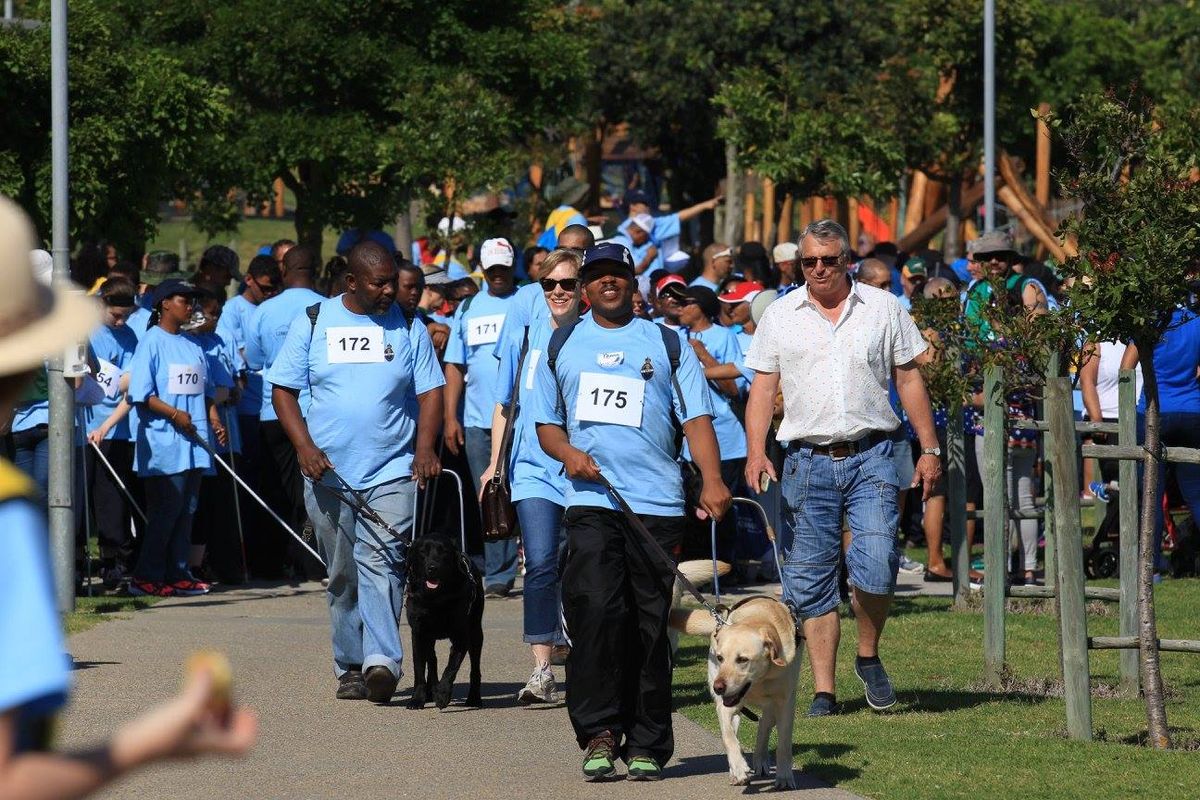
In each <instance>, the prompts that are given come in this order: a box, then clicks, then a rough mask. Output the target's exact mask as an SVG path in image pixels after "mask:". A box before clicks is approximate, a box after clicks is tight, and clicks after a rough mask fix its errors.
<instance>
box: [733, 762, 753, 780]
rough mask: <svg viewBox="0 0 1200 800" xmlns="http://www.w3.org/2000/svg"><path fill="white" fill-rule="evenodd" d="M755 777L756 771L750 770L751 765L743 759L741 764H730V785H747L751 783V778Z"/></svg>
mask: <svg viewBox="0 0 1200 800" xmlns="http://www.w3.org/2000/svg"><path fill="white" fill-rule="evenodd" d="M752 777H754V773H753V772H752V771H751V770H750V765H749V764H747V763H746V760H745V759H742V763H740V764H730V765H729V785H730V786H746V785H748V784H749V783H750V778H752Z"/></svg>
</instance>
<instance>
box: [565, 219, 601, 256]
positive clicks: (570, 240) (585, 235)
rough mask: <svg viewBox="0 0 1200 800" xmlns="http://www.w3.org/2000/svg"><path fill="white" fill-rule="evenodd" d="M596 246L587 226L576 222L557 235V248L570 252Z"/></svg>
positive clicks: (594, 238) (593, 236)
mask: <svg viewBox="0 0 1200 800" xmlns="http://www.w3.org/2000/svg"><path fill="white" fill-rule="evenodd" d="M595 244H596V237H595V235H593V234H592V230H591V228H589V227H588V226H587V225H580V224H579V223H578V222H576V223H574V224H572V225H568V226H567V227H565V228H563V229H562V233H560V234H559V235H558V246H559V247H564V248H568V249H571V250H587V249H588V248H589V247H592V246H594V245H595Z"/></svg>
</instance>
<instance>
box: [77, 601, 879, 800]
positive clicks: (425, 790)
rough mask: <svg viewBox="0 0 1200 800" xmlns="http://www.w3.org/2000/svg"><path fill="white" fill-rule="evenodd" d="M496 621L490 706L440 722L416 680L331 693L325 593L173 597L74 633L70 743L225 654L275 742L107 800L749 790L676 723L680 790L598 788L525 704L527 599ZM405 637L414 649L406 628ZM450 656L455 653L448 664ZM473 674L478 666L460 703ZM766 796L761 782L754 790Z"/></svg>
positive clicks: (153, 778) (146, 779) (150, 777)
mask: <svg viewBox="0 0 1200 800" xmlns="http://www.w3.org/2000/svg"><path fill="white" fill-rule="evenodd" d="M484 625H485V636H486V642H485V645H484V657H483V676H484V683H483V694H484V698H485V701H484V702H485V707H484V708H483V709H481V710H474V709H465V708H464V707H462V706H461V705H459V704H457V703H455V704H452V705H451V706H450V707H449V708H447V709H446V710H445V711H442V712H439V711H437V710H436V709H434V708H433V707H432V706H430V707H428V708H426V709H425V710H423V711H410V710H408V709H407V708H405V707H404V706H403V705H402V703H403V698H406V697H407V695H408V693H409V692H410V691H411V688H412V679H411V677H410V676H408V675H406V676H405V677H404V679H403V680H402V681H401V684H400V687H401V695H400V697H401V699H400V700H398V701H397V702H396V704H394V705H392V706H390V707H378V706H372V705H369V704H367V703H365V702H351V701H345V700H342V701H339V700H335V699H334V698H333V692H334V689H335V682H334V680H333V677H332V672H331V666H330V663H329V662H330V655H329V639H328V618H327V612H326V609H325V604H324V595H323V593H322V591H321V589H320V587H319V586H317V585H316V584H304V585H301V586H299V587H282V588H252V589H242V590H234V591H225V592H220V593H215V594H212V595H209V596H208V597H202V598H193V599H188V600H184V599H175V600H167V601H164V602H163V603H160V604H159V605H156V606H154V607H152V608H150V609H147V610H144V611H139V612H137V613H136V614H133V615H131V616H130V617H129V618H127V619H120V620H116V621H113V622H108V623H105V624H102V625H99V626H97V627H95V628H93V629H91V630H89V631H85V632H84V633H81V634H78V635H76V636H74V637H72V638H71V640H70V643H69V645H70V649H71V653H72V655H73V656H74V658H75V660H76V662H77V665H78V669H77V671H76V673H75V677H76V686H75V694H74V702H73V704H72V705H71V707H70V708H69V709H68V712H67V714H66V715H65V718H64V719H63V724H62V742H63V744H64V746H67V747H72V746H81V745H85V744H88V743H94V742H95V741H97V740H99V739H100V738H101V737H103V736H104V735H105V734H106V733H107V732H109V731H111V730H112V729H113V728H114V727H115V726H116V725H118V724H119V723H121V722H122V721H124V720H127V719H129V718H130V717H132V716H134V715H135V714H136V713H137V712H138V711H139V710H142V709H145V708H146V707H147V706H148V705H149V704H150V703H151V702H153V701H156V700H158V699H160V698H165V697H167V696H168V695H170V694H171V693H173V692H175V691H177V690H178V688H179V685H180V681H181V678H182V669H183V668H182V665H183V661H184V659H185V658H186V657H187V654H188V653H189V652H191V651H192V650H194V649H196V648H201V647H215V648H218V649H220V650H223V651H225V652H226V653H228V654H229V657H230V659H231V661H232V662H233V665H234V672H235V675H236V679H235V686H236V692H237V697H238V699H239V701H240V702H242V703H244V704H245V705H248V706H251V707H253V708H255V709H257V710H258V713H259V716H260V720H261V737H260V741H259V744H258V747H257V748H256V749H255V751H254V753H253V754H252V755H251V756H249V757H248V758H246V759H245V760H242V761H236V762H235V761H205V762H200V763H195V764H179V765H174V766H171V767H166V768H155V769H151V770H148V771H145V772H142V773H139V774H137V775H135V776H133V777H131V778H130V779H128V780H126V781H124V782H122V783H120V784H118V785H116V786H114V787H112V788H111V789H110V790H109V791H108V792H105V793H103V794H102V795H101V796H102V797H105V798H138V799H139V800H141V799H142V798H156V797H178V796H182V795H194V794H199V795H202V796H204V797H216V798H221V800H235V799H237V798H256V799H257V798H335V797H336V798H359V799H361V800H370V799H372V798H388V800H391V798H420V799H421V800H443V799H447V800H448V799H449V798H455V800H457V799H458V798H481V799H487V798H503V800H522V799H523V798H531V799H532V798H538V800H544V798H592V797H603V798H643V797H644V798H651V797H653V798H687V799H688V800H691V799H692V798H697V799H699V798H711V797H727V796H732V795H735V794H740V793H742V792H743V790H742V789H738V788H735V787H731V786H729V785H728V780H727V766H726V761H725V756H724V751H723V749H722V747H721V744H720V742H719V740H718V738H717V737H716V736H715V735H714V734H712V733H710V732H708V731H707V730H705V729H704V728H702V727H700V726H699V725H697V724H695V723H693V722H691V721H690V720H687V719H685V718H683V717H682V716H680V715H678V714H677V715H676V716H675V741H676V747H675V759H674V760H673V761H672V762H671V764H670V765H669V766H668V768H667V775H668V780H665V781H664V782H662V783H630V782H628V781H625V780H620V781H617V782H614V783H607V784H602V785H591V784H587V783H584V782H583V780H582V779H581V777H580V776H579V760H580V752H579V750H578V749H577V748H576V746H575V742H574V738H573V736H572V735H571V729H570V724H569V722H568V721H567V715H566V710H565V709H564V708H562V707H561V706H557V707H534V708H523V707H519V706H517V704H516V701H515V700H514V696H515V693H516V691H517V689H518V688H520V686H521V685H523V683H524V680H525V678H526V677H527V676H528V672H529V669H530V666H531V665H530V664H529V654H528V649H527V647H526V646H525V645H523V644H522V643H521V635H520V634H521V603H520V601H519V600H515V599H514V600H501V601H494V602H493V601H489V602H488V605H487V610H486V617H485V620H484ZM403 635H404V642H405V647H406V648H407V647H408V633H407V631H405V632H404V634H403ZM445 648H446V643H445V642H443V643H441V644H440V648H439V653H441V654H442V660H443V662H444V659H445V652H446V651H445ZM405 666H406V667H407V666H408V664H407V663H406V665H405ZM560 673H561V670H560ZM465 674H466V668H465V665H464V669H463V672H462V673H460V685H459V687H458V688H457V691H456V697H457V698H459V699H460V700H461V698H462V696H463V695H464V694H465V687H464V686H463V685H462V683H461V682H463V681H465ZM798 756H799V759H798V763H803V754H798ZM798 777H799V779H800V785H801V789H800V790H798V791H797V792H796V793H795V794H794V795H793V796H795V797H801V798H804V800H856V796H855V795H852V794H850V793H849V792H846V791H843V790H840V789H832V788H829V787H826V786H825V785H823V784H821V783H820V782H818V781H815V780H813V779H811V778H808V777H807V776H805V775H803V773H800V774H798ZM767 786H769V782H768V781H767V780H766V779H759V780H758V781H757V782H756V784H755V786H753V787H751V788H750V789H749V790H748V791H751V792H754V791H757V790H761V789H764V788H767Z"/></svg>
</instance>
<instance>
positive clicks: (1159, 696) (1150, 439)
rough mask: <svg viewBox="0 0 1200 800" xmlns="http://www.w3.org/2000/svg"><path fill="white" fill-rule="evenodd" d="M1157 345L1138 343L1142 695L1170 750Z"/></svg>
mask: <svg viewBox="0 0 1200 800" xmlns="http://www.w3.org/2000/svg"><path fill="white" fill-rule="evenodd" d="M1154 344H1155V343H1154V342H1152V341H1145V340H1138V341H1137V348H1138V352H1139V353H1141V357H1142V376H1143V381H1144V384H1143V385H1144V392H1145V396H1146V442H1145V447H1146V451H1147V453H1148V455H1147V457H1146V468H1145V469H1144V470H1143V471H1142V511H1141V520H1140V523H1141V524H1140V526H1139V530H1138V590H1137V591H1138V597H1137V599H1138V647H1139V650H1138V654H1139V665H1140V667H1141V676H1142V693H1143V695H1144V696H1145V698H1146V732H1147V739H1148V741H1149V743H1150V745H1151V746H1152V747H1154V748H1155V749H1158V750H1165V749H1167V748H1169V747H1170V746H1171V734H1170V732H1169V731H1168V729H1167V709H1166V706H1165V703H1164V701H1163V684H1162V665H1161V664H1160V662H1159V657H1158V627H1157V625H1156V623H1155V620H1154V560H1155V546H1154V545H1155V542H1154V528H1155V522H1156V519H1157V508H1158V475H1159V469H1160V464H1161V459H1162V452H1161V450H1162V437H1161V434H1160V432H1159V405H1158V381H1157V379H1156V378H1155V375H1154Z"/></svg>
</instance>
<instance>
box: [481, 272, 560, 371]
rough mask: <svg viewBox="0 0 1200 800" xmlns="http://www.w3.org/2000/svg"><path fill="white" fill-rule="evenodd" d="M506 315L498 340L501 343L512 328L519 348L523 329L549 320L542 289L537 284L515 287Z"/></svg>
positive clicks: (498, 353)
mask: <svg viewBox="0 0 1200 800" xmlns="http://www.w3.org/2000/svg"><path fill="white" fill-rule="evenodd" d="M507 310H508V313H507V314H505V316H504V327H503V328H501V329H500V340H501V341H503V340H504V339H506V338H507V336H508V333H507V332H508V329H509V328H512V329H513V331H515V333H514V334H513V335H515V336H517V337H518V339H517V343H518V346H520V338H519V337H521V336H523V335H524V333H525V329H526V328H528V327H529V326H530V325H532V324H533V323H534V321H535V320H536V321H541V320H549V319H550V307H549V306H548V305H546V293H545V292H543V291H542V287H541V285H540V284H537V283H527V284H525V285H524V286H518V287H517V293H516V295H515V296H514V297H513V299H512V302H511V303H509V304H508V309H507ZM495 356H496V358H497V359H499V358H500V352H499V350H497V351H496V352H495Z"/></svg>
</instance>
